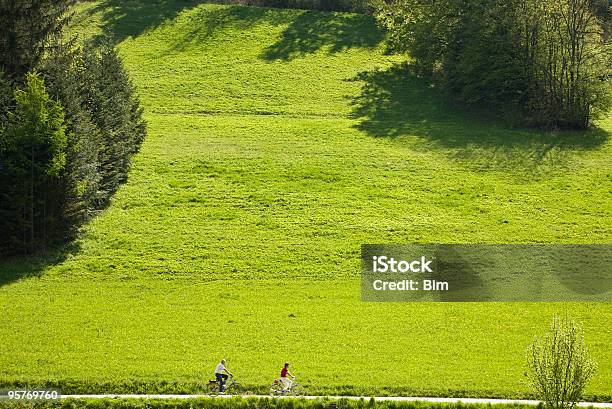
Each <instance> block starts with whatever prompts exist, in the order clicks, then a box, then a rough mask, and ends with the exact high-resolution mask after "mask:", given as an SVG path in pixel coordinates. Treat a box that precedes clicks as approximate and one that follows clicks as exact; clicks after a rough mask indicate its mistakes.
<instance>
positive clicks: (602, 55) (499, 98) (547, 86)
mask: <svg viewBox="0 0 612 409" xmlns="http://www.w3.org/2000/svg"><path fill="white" fill-rule="evenodd" d="M374 7H375V14H376V16H377V18H378V20H379V21H380V22H381V23H382V25H384V26H385V27H386V28H388V30H389V35H390V45H391V47H392V48H393V49H395V50H397V51H401V52H403V51H406V52H409V53H410V55H411V56H412V57H413V58H414V65H415V67H416V68H417V69H418V72H419V73H421V74H427V75H430V76H432V77H434V78H435V79H436V80H437V81H439V82H440V83H441V84H443V85H444V87H445V88H446V89H447V90H449V91H451V92H452V93H453V94H454V95H456V96H457V97H458V98H459V99H460V100H461V101H463V102H465V103H467V104H475V105H480V106H487V107H491V108H493V109H496V110H499V111H502V112H504V113H506V114H507V115H509V116H511V117H513V118H514V119H518V120H519V121H520V122H522V123H524V124H527V125H530V126H542V127H547V128H562V129H567V128H577V129H584V128H587V127H588V126H590V125H591V124H592V123H593V120H594V119H596V118H597V117H599V116H601V115H602V114H605V113H607V112H608V110H609V109H610V104H611V92H610V91H611V90H610V79H611V78H612V68H611V67H612V53H611V44H610V41H609V38H610V35H609V33H610V5H609V2H608V0H477V1H473V0H374Z"/></svg>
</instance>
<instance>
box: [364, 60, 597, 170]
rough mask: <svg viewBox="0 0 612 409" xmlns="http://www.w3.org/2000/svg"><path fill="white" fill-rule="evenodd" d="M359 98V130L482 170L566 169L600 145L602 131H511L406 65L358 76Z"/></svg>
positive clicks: (397, 65)
mask: <svg viewBox="0 0 612 409" xmlns="http://www.w3.org/2000/svg"><path fill="white" fill-rule="evenodd" d="M353 80H355V81H362V82H363V86H362V90H361V94H360V95H359V96H357V97H355V98H353V100H352V105H353V111H352V117H353V118H355V119H359V120H360V122H359V123H358V124H357V125H356V127H357V128H358V129H359V130H361V131H363V132H365V133H367V134H368V135H371V136H374V137H388V138H394V139H397V140H398V141H401V140H402V139H404V137H408V138H411V140H412V141H413V142H414V141H415V139H414V138H415V137H416V138H417V139H416V143H415V144H414V146H417V147H419V148H422V149H425V150H441V151H444V152H445V153H446V154H447V155H450V156H451V157H452V158H453V159H456V160H459V161H460V162H462V163H464V164H467V165H469V166H471V167H474V168H477V169H479V170H514V171H522V172H524V173H528V174H532V175H536V174H542V173H547V172H549V171H554V170H559V169H564V168H566V167H567V166H569V165H570V164H571V159H572V153H574V152H577V151H584V150H594V149H597V148H598V147H600V146H602V145H603V144H604V143H605V142H606V141H607V139H608V137H609V134H608V132H606V131H605V130H603V129H599V128H597V129H592V130H588V131H585V132H579V131H573V132H552V131H540V130H533V129H518V128H512V127H511V126H510V125H509V124H507V123H505V122H504V121H503V120H500V119H493V118H491V117H490V114H488V115H487V114H482V113H480V114H478V113H475V112H473V111H468V110H467V109H465V108H464V107H461V106H457V105H453V104H452V103H449V102H448V97H446V98H445V96H444V95H443V93H442V92H440V91H439V90H437V89H436V88H435V87H433V86H432V85H431V82H430V81H428V80H426V79H424V78H420V77H419V76H417V75H415V74H414V71H413V70H412V69H411V67H410V66H409V65H407V64H396V65H394V66H392V67H390V68H389V69H387V70H373V71H366V72H362V73H360V74H358V76H357V77H356V78H354V79H353Z"/></svg>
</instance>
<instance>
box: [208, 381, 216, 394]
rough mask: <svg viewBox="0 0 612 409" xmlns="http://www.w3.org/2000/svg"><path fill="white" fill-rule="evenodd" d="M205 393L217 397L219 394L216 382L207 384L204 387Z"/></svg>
mask: <svg viewBox="0 0 612 409" xmlns="http://www.w3.org/2000/svg"><path fill="white" fill-rule="evenodd" d="M206 393H207V394H208V395H213V396H214V395H218V394H219V384H218V383H217V382H209V383H208V385H207V387H206Z"/></svg>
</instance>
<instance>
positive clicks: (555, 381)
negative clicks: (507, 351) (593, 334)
mask: <svg viewBox="0 0 612 409" xmlns="http://www.w3.org/2000/svg"><path fill="white" fill-rule="evenodd" d="M528 359H529V364H528V371H527V374H526V375H527V377H528V379H529V382H530V384H531V386H532V387H533V388H534V389H535V391H536V393H537V395H538V396H539V398H540V399H541V400H542V401H543V402H544V404H545V405H546V407H548V408H554V409H565V408H573V407H574V406H575V405H576V403H577V402H579V401H580V399H581V398H582V396H583V393H584V388H585V387H586V384H587V382H588V381H589V379H590V378H591V376H593V374H594V373H595V368H596V366H595V363H594V362H593V361H592V360H591V358H590V357H589V352H588V350H587V348H586V346H585V344H584V335H583V330H582V327H581V326H579V325H578V324H576V323H575V322H574V321H571V320H563V321H562V320H561V319H560V318H559V317H557V316H555V317H554V319H553V323H552V325H551V327H550V332H549V333H547V334H546V336H545V337H544V338H543V339H540V338H537V337H536V338H535V339H534V341H533V343H532V345H531V346H530V348H529V349H528Z"/></svg>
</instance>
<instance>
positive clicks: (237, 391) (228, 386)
mask: <svg viewBox="0 0 612 409" xmlns="http://www.w3.org/2000/svg"><path fill="white" fill-rule="evenodd" d="M206 393H207V394H208V395H211V396H215V395H219V394H226V395H243V394H244V393H245V391H244V387H243V386H242V385H241V384H240V383H239V382H238V381H237V380H235V379H234V375H230V376H229V378H228V380H227V381H226V382H225V390H224V391H223V392H221V385H219V382H217V380H216V379H215V380H213V379H211V380H209V381H208V385H207V386H206Z"/></svg>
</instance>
